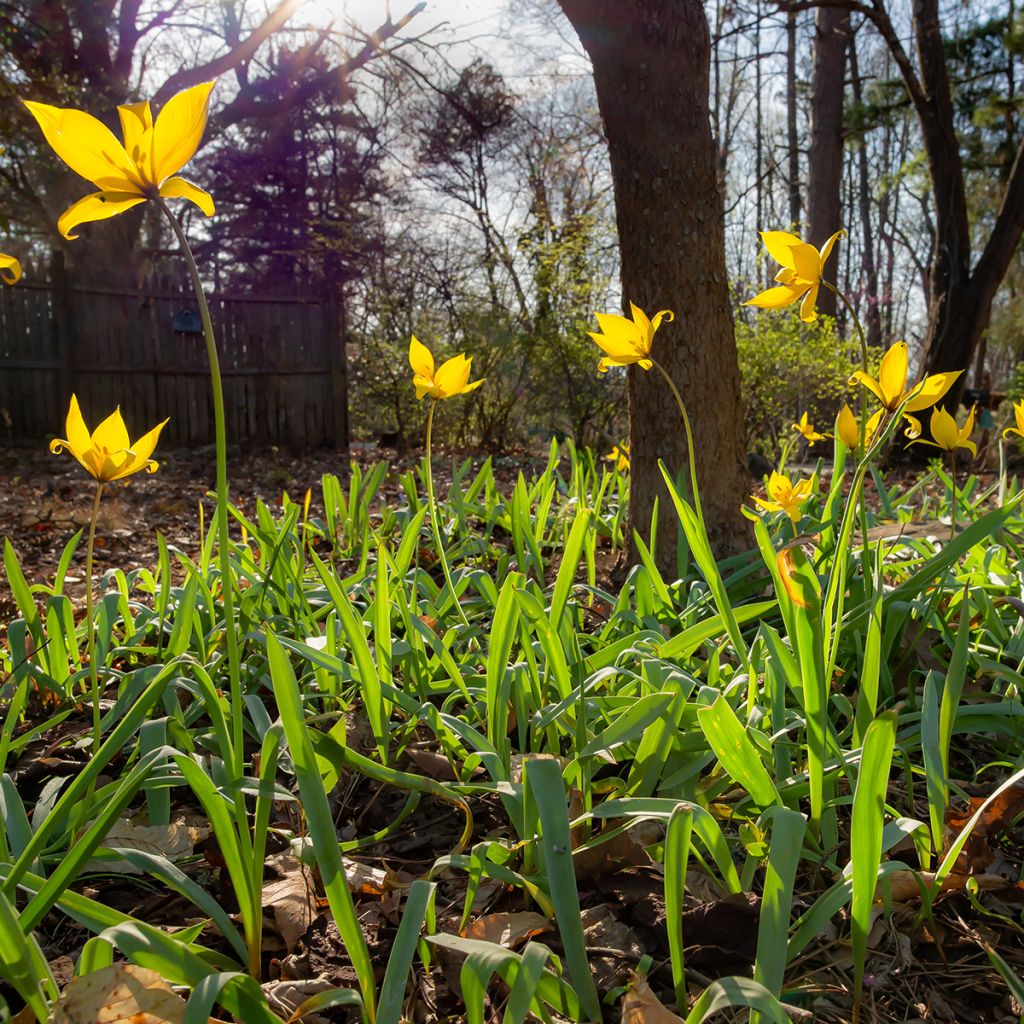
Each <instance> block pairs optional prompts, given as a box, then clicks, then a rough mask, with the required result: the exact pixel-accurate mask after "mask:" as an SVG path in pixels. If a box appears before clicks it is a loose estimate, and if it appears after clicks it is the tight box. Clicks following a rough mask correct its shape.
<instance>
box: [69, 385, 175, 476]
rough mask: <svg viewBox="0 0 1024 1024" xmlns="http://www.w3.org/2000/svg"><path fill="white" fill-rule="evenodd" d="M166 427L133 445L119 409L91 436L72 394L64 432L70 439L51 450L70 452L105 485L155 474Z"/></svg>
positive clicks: (163, 424)
mask: <svg viewBox="0 0 1024 1024" xmlns="http://www.w3.org/2000/svg"><path fill="white" fill-rule="evenodd" d="M166 424H167V420H164V421H163V423H159V424H157V425H156V426H155V427H154V428H153V429H152V430H151V431H150V432H149V433H148V434H145V435H143V436H142V437H140V438H139V439H138V441H136V442H135V443H134V444H132V442H131V440H130V439H129V437H128V428H127V427H125V425H124V420H123V419H122V418H121V410H120V408H118V409H115V410H114V411H113V412H112V413H111V414H110V415H109V416H108V417H107V418H106V419H105V420H104V421H103V422H102V423H101V424H100V425H99V426H98V427H97V428H96V429H95V430H94V431H93V432H92V434H90V433H89V428H88V427H87V426H86V425H85V420H84V419H82V411H81V409H79V407H78V398H77V397H76V396H75V395H72V396H71V406H70V407H69V409H68V416H67V421H66V422H65V425H64V427H65V429H64V432H65V433H66V434H67V435H68V436H67V437H66V438H63V437H58V438H57V439H56V440H54V441H51V442H50V451H51V452H53V454H54V455H59V454H60V453H61V452H62V451H64V450H65V449H67V450H68V451H69V452H71V454H72V455H73V456H74V457H75V458H76V459H77V460H78V461H79V462H80V463H81V464H82V465H83V466H84V467H85V468H86V469H87V470H88V471H89V472H90V473H91V474H92V475H93V476H94V477H95V478H96V479H97V480H98V481H99V482H100V483H101V484H106V483H110V482H111V481H112V480H122V479H123V478H124V477H126V476H131V475H132V474H133V473H138V472H139V470H140V469H144V470H146V472H148V473H155V472H156V471H157V468H158V463H156V462H155V461H154V460H153V459H151V458H150V456H151V455H152V454H153V449H154V448H156V443H157V441H158V440H159V438H160V431H161V430H163V429H164V427H165V426H166Z"/></svg>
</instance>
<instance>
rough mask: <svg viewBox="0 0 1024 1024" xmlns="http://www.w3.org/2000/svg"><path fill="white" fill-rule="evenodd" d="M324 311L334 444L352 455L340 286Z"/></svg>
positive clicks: (345, 324) (345, 329) (331, 293)
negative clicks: (350, 451) (349, 444)
mask: <svg viewBox="0 0 1024 1024" xmlns="http://www.w3.org/2000/svg"><path fill="white" fill-rule="evenodd" d="M322 309H323V317H324V332H325V335H326V342H327V353H328V359H329V360H330V366H331V424H332V427H333V434H334V437H333V439H332V440H333V443H334V447H335V448H343V449H345V450H346V451H348V440H349V438H348V353H347V351H346V349H347V346H348V320H347V316H346V310H345V291H344V288H342V287H341V286H340V285H335V286H333V287H331V288H330V291H329V294H328V298H327V302H326V303H325V304H324V305H323V307H322Z"/></svg>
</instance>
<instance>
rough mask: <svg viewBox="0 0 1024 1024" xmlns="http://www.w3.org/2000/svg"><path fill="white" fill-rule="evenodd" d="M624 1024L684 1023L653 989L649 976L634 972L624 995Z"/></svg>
mask: <svg viewBox="0 0 1024 1024" xmlns="http://www.w3.org/2000/svg"><path fill="white" fill-rule="evenodd" d="M622 1024H683V1018H682V1017H680V1016H678V1015H677V1014H675V1013H673V1012H672V1011H671V1010H670V1009H669V1008H668V1007H667V1006H666V1005H665V1004H664V1003H663V1002H662V1001H661V1000H660V999H659V998H658V997H657V996H656V995H655V994H654V993H653V992H652V991H651V987H650V985H648V984H647V978H646V977H645V976H644V975H642V974H634V975H633V980H632V981H631V982H630V986H629V989H628V990H627V991H626V994H625V995H624V996H623V997H622Z"/></svg>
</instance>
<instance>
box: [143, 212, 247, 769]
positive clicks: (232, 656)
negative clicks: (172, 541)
mask: <svg viewBox="0 0 1024 1024" xmlns="http://www.w3.org/2000/svg"><path fill="white" fill-rule="evenodd" d="M155 201H156V203H157V205H158V206H159V207H160V209H161V210H162V211H163V212H164V214H165V215H166V217H167V219H168V221H170V224H171V229H172V230H173V231H174V234H175V236H176V237H177V239H178V244H179V245H180V246H181V254H182V256H184V258H185V264H186V265H187V267H188V272H189V276H190V277H191V279H192V290H193V291H194V292H195V296H196V302H197V303H198V305H199V317H200V320H201V321H202V324H203V337H204V338H205V339H206V356H207V359H208V361H209V364H210V385H211V391H212V394H213V423H214V438H215V441H216V448H217V547H218V554H219V556H220V586H221V594H222V596H223V600H224V637H225V641H226V643H227V654H228V677H229V681H230V687H231V689H230V696H231V729H232V747H233V750H232V765H231V767H232V769H233V774H234V775H235V777H236V778H241V775H242V768H243V764H244V757H243V743H244V732H243V728H242V725H243V721H244V708H243V707H242V682H241V668H240V660H239V652H238V636H237V634H236V632H235V597H234V577H233V573H232V570H231V547H230V538H229V536H228V454H227V428H226V426H225V420H224V387H223V384H222V383H221V376H220V359H219V358H218V356H217V340H216V338H215V337H214V334H213V321H212V319H211V318H210V307H209V305H208V304H207V302H206V294H205V293H204V291H203V282H202V279H201V278H200V276H199V268H198V267H197V266H196V260H195V256H193V255H192V248H191V246H190V245H189V244H188V238H186V236H185V232H184V231H183V230H182V227H181V225H180V224H179V223H178V218H177V217H175V216H174V214H173V213H171V210H170V208H169V207H168V206H167V204H166V203H165V202H164V201H163V199H160V198H159V197H157V198H156V200H155Z"/></svg>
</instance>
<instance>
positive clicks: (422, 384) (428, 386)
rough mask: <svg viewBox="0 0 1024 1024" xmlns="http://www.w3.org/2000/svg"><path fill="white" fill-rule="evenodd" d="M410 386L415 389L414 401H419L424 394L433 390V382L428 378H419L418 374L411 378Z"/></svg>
mask: <svg viewBox="0 0 1024 1024" xmlns="http://www.w3.org/2000/svg"><path fill="white" fill-rule="evenodd" d="M412 386H413V387H414V388H415V389H416V400H417V401H419V400H420V399H422V398H423V396H424V395H425V394H427V393H428V392H430V391H433V390H434V382H433V381H432V380H431V379H430V378H429V377H421V376H420V375H419V374H418V373H417V374H414V376H413V378H412Z"/></svg>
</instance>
